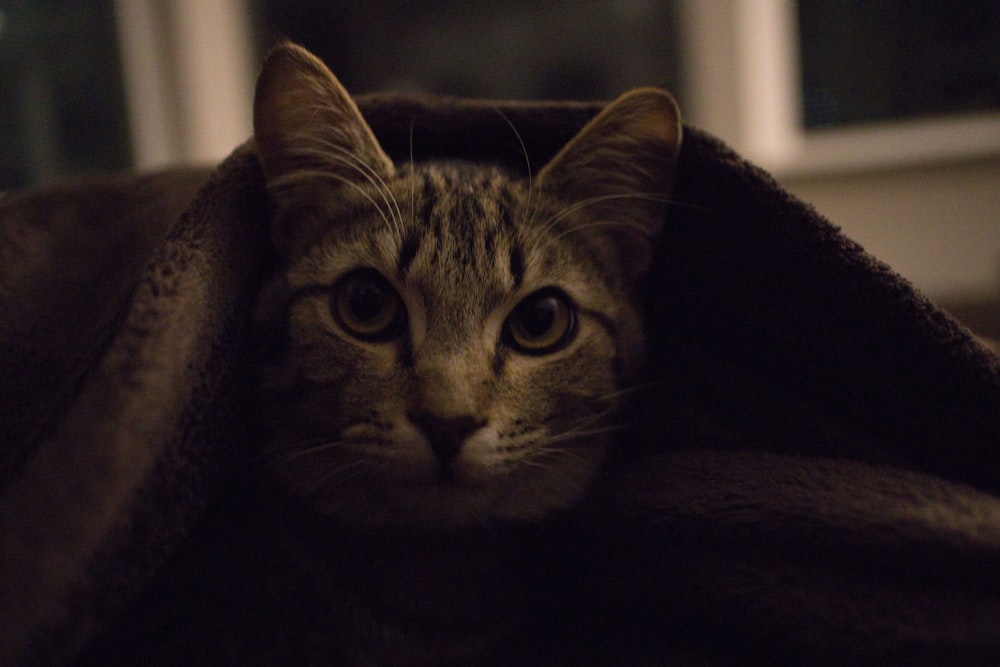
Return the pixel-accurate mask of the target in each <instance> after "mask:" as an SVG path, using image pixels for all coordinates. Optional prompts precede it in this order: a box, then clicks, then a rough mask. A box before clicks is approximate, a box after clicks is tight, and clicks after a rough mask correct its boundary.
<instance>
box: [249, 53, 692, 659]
mask: <svg viewBox="0 0 1000 667" xmlns="http://www.w3.org/2000/svg"><path fill="white" fill-rule="evenodd" d="M254 130H255V140H256V144H257V150H258V155H259V159H260V162H261V165H262V167H263V171H264V175H265V178H266V182H267V189H268V192H269V195H270V197H271V199H272V201H273V203H274V205H275V209H276V215H275V218H274V220H275V222H274V224H273V228H272V236H273V240H274V244H275V246H276V248H277V253H278V255H279V257H280V263H281V270H280V271H279V272H278V277H277V278H276V279H275V280H274V281H273V282H272V283H271V284H270V285H269V286H268V287H267V288H266V289H265V290H264V293H263V296H262V297H261V303H260V306H259V308H258V316H257V326H258V327H259V329H260V330H261V331H262V332H264V334H265V336H264V337H265V338H267V339H268V340H269V342H270V344H269V346H268V347H267V350H268V354H267V355H265V359H264V361H262V362H261V364H260V375H261V377H262V381H261V385H262V393H263V396H264V398H263V401H264V409H265V412H266V414H267V417H268V420H269V422H270V425H271V428H272V430H273V433H272V441H271V449H270V451H269V452H268V454H267V461H268V464H267V471H268V472H269V473H271V474H272V475H273V477H274V478H275V479H276V480H277V484H278V486H279V487H280V488H282V489H284V490H285V491H287V492H288V493H289V494H290V495H291V496H292V497H295V498H297V499H298V500H299V501H301V502H302V505H303V507H306V508H308V509H309V511H310V512H313V513H315V515H316V516H318V517H321V518H322V521H324V522H325V523H326V525H329V526H330V530H331V531H335V530H346V531H350V534H351V535H353V536H355V539H356V542H357V543H358V544H364V547H363V548H364V549H365V550H366V551H365V553H367V554H369V555H370V558H368V557H363V558H362V560H365V559H366V558H368V563H367V567H368V570H369V571H374V572H375V573H376V576H375V577H374V578H376V579H380V580H382V582H385V581H391V582H392V583H391V584H388V585H386V584H384V583H380V582H374V583H373V584H372V588H371V591H375V589H378V590H379V591H381V592H377V591H376V592H371V595H372V596H373V598H379V596H382V597H385V596H386V595H387V596H388V597H396V598H398V599H396V601H395V603H394V604H395V605H396V607H400V606H402V607H405V608H406V613H405V614H404V615H405V616H406V619H407V623H408V624H409V625H410V626H412V625H413V618H414V617H416V618H418V619H419V618H426V619H427V623H428V625H429V624H434V625H435V628H434V631H435V632H437V631H439V630H441V628H440V626H441V625H442V624H445V625H446V624H447V623H448V622H449V620H448V619H451V621H453V622H456V623H457V622H458V620H461V622H462V623H464V624H465V626H468V625H469V623H470V621H469V619H470V618H473V617H474V618H477V619H486V620H484V621H483V622H482V623H480V624H478V625H476V627H475V629H474V630H469V632H466V634H471V635H477V637H478V638H477V637H471V638H470V637H464V638H463V639H462V640H461V641H459V640H457V639H455V637H457V633H451V634H450V635H448V636H449V637H450V638H451V639H450V640H449V641H451V644H449V643H448V642H443V643H440V645H436V644H434V642H432V641H431V640H430V639H428V636H427V634H428V633H430V630H428V631H427V633H422V632H421V631H420V630H417V631H416V632H414V631H412V629H411V631H410V632H409V635H406V633H404V632H402V631H396V630H393V629H392V628H389V627H388V626H390V625H391V622H390V621H388V620H385V619H384V618H381V619H380V618H378V617H379V616H380V614H381V612H379V611H371V612H370V613H369V615H370V616H372V617H373V618H369V619H368V620H366V621H365V622H364V623H361V622H356V623H354V625H356V626H358V627H360V626H361V625H364V624H366V623H367V624H371V623H372V622H374V623H384V624H385V625H386V626H387V627H384V628H381V629H379V630H378V631H377V632H375V633H374V634H375V635H377V636H378V638H379V641H378V642H375V641H373V642H372V646H374V645H376V644H378V647H377V648H372V646H368V647H367V648H365V646H364V642H361V643H360V644H357V647H356V648H355V649H354V650H355V652H356V654H357V655H356V656H355V657H357V659H358V660H359V661H360V662H362V663H364V664H368V663H369V662H374V663H379V662H385V663H387V664H389V663H392V664H402V663H403V661H404V656H406V657H407V658H412V659H413V660H414V661H415V662H421V660H426V661H428V662H447V661H448V660H452V659H455V660H457V659H459V658H463V657H464V658H469V657H470V656H474V655H476V652H477V651H488V650H490V649H489V647H490V646H491V645H493V644H495V643H496V642H501V641H502V637H503V635H504V632H506V631H507V629H509V628H511V627H514V626H516V625H517V621H516V618H515V617H516V613H514V614H513V615H511V614H507V613H506V612H505V613H504V614H503V620H502V621H501V620H499V619H500V616H499V615H494V614H492V613H486V612H483V611H482V610H481V609H475V610H470V609H468V608H467V606H468V605H469V604H475V605H480V606H481V605H482V604H483V602H482V601H483V600H484V599H487V600H488V599H489V598H491V597H492V596H493V595H494V594H496V596H497V597H498V598H501V597H503V598H510V596H509V595H508V593H509V592H510V589H509V587H508V585H507V583H506V582H508V581H510V577H509V576H508V575H509V572H508V573H506V574H504V572H505V569H504V568H505V567H509V565H510V563H509V562H505V560H506V556H504V555H503V554H506V553H507V552H506V551H505V550H504V549H503V548H499V547H498V545H497V544H495V542H494V541H493V540H496V539H502V537H498V536H502V531H500V532H498V531H497V529H496V526H498V525H511V524H533V525H537V524H539V523H541V522H544V521H546V519H548V518H549V517H552V516H554V515H558V514H560V513H563V512H565V511H566V510H569V509H571V508H572V507H573V506H574V504H575V503H577V502H578V501H580V500H581V498H582V497H583V496H584V495H585V494H586V493H587V492H588V490H589V489H590V487H591V485H592V483H593V482H594V480H595V478H596V477H597V476H598V475H599V473H600V470H601V467H602V463H603V462H604V461H605V459H606V458H607V456H608V453H609V450H610V448H611V447H612V443H613V442H614V439H615V437H616V433H617V432H618V431H619V428H620V424H619V420H618V418H617V416H618V415H619V412H620V409H621V407H622V403H623V396H624V395H625V393H626V392H627V390H628V389H629V388H630V387H632V386H633V385H634V384H635V382H636V381H637V379H638V377H639V372H640V370H641V366H642V362H643V349H644V342H643V326H642V322H641V320H640V310H641V308H640V304H639V301H638V299H637V296H636V293H635V292H636V286H637V284H638V282H639V280H640V279H641V277H642V276H643V274H644V272H645V271H646V270H647V268H648V267H649V264H650V262H651V257H652V242H653V239H654V237H655V235H656V234H657V232H658V230H659V228H660V226H661V224H662V222H663V219H664V215H665V212H666V208H667V204H668V199H669V196H670V187H671V183H672V180H673V171H674V164H675V161H676V156H677V153H678V149H679V142H680V125H679V120H678V113H677V111H676V106H675V104H674V102H673V100H672V98H671V97H670V96H669V95H668V94H667V93H666V92H664V91H661V90H657V89H639V90H634V91H632V92H629V93H627V94H625V95H623V96H622V97H620V98H619V99H618V100H616V101H614V102H613V103H611V104H609V105H608V106H607V107H606V108H605V109H604V110H603V111H602V112H601V113H600V114H598V115H597V117H595V118H594V119H593V120H592V121H591V122H590V123H589V124H588V125H586V126H585V127H584V128H583V129H582V130H580V132H579V133H578V134H577V135H576V136H575V137H574V138H573V139H572V140H571V141H569V142H568V143H567V144H566V145H565V146H564V147H563V148H562V149H561V150H560V151H559V152H558V154H556V155H555V156H554V157H553V158H552V159H551V160H550V161H549V162H548V164H547V165H545V166H544V168H543V169H541V171H540V172H538V173H537V174H535V175H534V176H531V175H530V174H525V175H522V174H517V173H512V172H510V171H508V170H506V169H503V168H501V167H499V166H493V165H488V164H479V163H470V162H463V161H448V160H440V161H439V160H432V161H424V162H414V161H413V160H412V159H410V160H409V161H401V162H400V163H398V164H396V163H394V162H393V161H392V160H391V159H390V158H389V157H388V156H387V154H386V153H385V152H384V151H383V149H382V148H381V147H380V145H379V143H378V141H377V139H376V138H375V136H374V135H373V133H372V131H371V130H370V128H369V127H368V125H367V123H366V122H365V120H364V119H363V117H362V116H361V114H360V112H359V110H358V107H357V106H356V105H355V103H354V102H353V101H352V99H351V98H350V97H349V96H348V94H347V93H346V92H345V90H344V89H343V87H342V86H341V85H340V83H339V82H338V81H337V80H336V78H334V76H333V75H332V74H331V73H330V71H329V70H328V69H327V68H326V67H325V66H324V65H323V64H322V63H321V62H320V61H319V60H318V59H317V58H315V57H314V56H312V55H311V54H310V53H308V52H307V51H305V50H304V49H302V48H300V47H298V46H295V45H292V44H283V45H280V46H279V47H277V48H276V49H275V50H274V51H273V52H272V54H271V55H270V56H269V58H268V60H267V62H266V64H265V66H264V68H263V71H262V73H261V75H260V79H259V81H258V85H257V93H256V99H255V106H254ZM416 139H417V140H419V136H418V137H416ZM529 172H530V167H529ZM402 534H405V535H409V536H410V537H409V538H406V539H408V540H410V541H409V542H406V541H405V540H404V543H405V544H407V546H406V547H405V548H397V547H398V545H399V544H400V542H399V540H400V539H402V538H399V537H398V536H399V535H402ZM386 535H394V536H396V537H394V538H393V540H395V541H392V542H391V544H393V545H396V546H395V547H390V546H387V545H389V544H390V543H389V542H379V540H381V539H383V537H382V536H386ZM480 537H481V538H482V542H481V543H480V542H479V541H478V540H479V539H480ZM385 539H388V538H385ZM373 544H376V545H378V544H380V545H381V546H373ZM475 545H480V546H475ZM508 546H509V545H508ZM480 547H482V548H480ZM359 548H361V547H359ZM373 563H374V565H373ZM331 567H334V566H333V565H331ZM319 569H322V566H320V568H319ZM346 576H351V575H350V574H348V575H346ZM359 576H360V575H359ZM497 582H504V583H500V584H498V583H497ZM387 586H388V587H391V588H392V589H393V590H392V591H390V592H389V593H386V591H385V588H386V587H387ZM501 589H503V590H501ZM366 590H368V589H366ZM408 596H410V597H411V598H414V599H407V598H408ZM362 597H364V596H362ZM472 599H475V600H476V602H470V600H472ZM366 602H370V600H369V601H366V600H354V601H352V603H351V604H352V605H355V607H357V606H364V605H365V604H366ZM508 602H509V599H507V601H506V602H504V604H507V603H508ZM384 603H385V600H384V599H381V598H380V601H379V603H378V604H379V605H381V604H384ZM463 605H466V606H465V607H463ZM372 606H376V605H375V603H372ZM390 606H392V605H390ZM352 609H354V608H352ZM508 611H509V610H508ZM351 613H352V614H353V613H355V612H354V611H351ZM358 613H361V612H358ZM442 614H443V615H445V616H447V617H448V618H447V619H444V618H442V617H441V615H442ZM338 618H341V620H342V618H343V614H342V615H341V616H339V617H338ZM373 619H374V620H373ZM347 625H352V622H350V621H348V622H347ZM417 625H418V626H419V623H418V624H417ZM473 625H475V624H473ZM465 626H463V627H465ZM466 629H467V630H468V627H467V628H466ZM390 636H391V637H392V639H386V638H387V637H390ZM407 636H409V637H410V639H414V638H415V637H416V638H418V642H417V643H419V644H420V646H421V648H420V649H417V648H414V647H412V646H409V647H408V645H407V644H406V641H407V638H406V637H407ZM393 642H395V644H393ZM356 643H357V642H356ZM387 645H393V646H395V648H393V647H392V646H389V647H388V648H387V647H386V646H387ZM366 651H367V653H366ZM421 651H423V652H424V653H422V654H421V655H423V658H417V657H414V656H415V655H416V654H417V653H420V652H421Z"/></svg>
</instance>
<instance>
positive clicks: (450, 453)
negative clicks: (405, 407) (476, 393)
mask: <svg viewBox="0 0 1000 667" xmlns="http://www.w3.org/2000/svg"><path fill="white" fill-rule="evenodd" d="M410 420H411V421H412V422H413V423H414V424H416V425H417V426H418V427H419V428H420V430H421V431H423V432H424V435H426V436H427V440H428V441H429V442H430V445H431V449H432V450H433V451H434V454H435V456H437V457H438V459H440V460H441V461H442V462H448V461H450V460H452V459H453V458H455V456H457V455H458V452H459V451H460V450H461V449H462V444H463V443H464V442H465V439H466V438H467V437H469V435H471V434H472V433H473V432H475V431H476V430H478V429H479V428H481V427H482V426H483V425H485V424H486V420H485V419H477V418H476V417H473V416H472V415H461V416H458V417H442V416H441V415H436V414H434V413H431V412H414V413H411V414H410Z"/></svg>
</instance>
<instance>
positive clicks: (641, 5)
mask: <svg viewBox="0 0 1000 667" xmlns="http://www.w3.org/2000/svg"><path fill="white" fill-rule="evenodd" d="M250 4H251V5H252V6H254V7H255V11H256V12H257V17H258V20H259V21H260V23H261V24H262V25H263V26H265V27H264V30H262V32H263V33H265V36H264V37H263V38H262V40H261V41H262V44H263V45H264V46H265V47H266V46H269V45H270V44H271V43H273V41H274V36H276V35H281V36H284V37H288V38H290V39H292V40H294V41H296V42H299V43H301V44H303V45H304V46H305V47H307V48H308V49H310V50H311V51H313V52H314V53H316V55H318V56H319V57H320V58H322V59H323V60H324V61H325V62H326V63H327V64H328V65H329V66H330V68H331V69H332V70H333V71H334V73H335V74H336V75H337V77H338V78H339V79H341V81H343V83H344V85H345V86H346V87H347V89H348V90H350V91H351V92H355V93H360V92H365V91H374V90H411V91H414V90H417V91H426V92H433V93H442V94H450V95H461V96H469V97H510V98H529V99H530V98H536V99H538V98H547V99H556V98H578V99H600V98H608V97H612V96H615V95H618V94H620V93H622V92H624V91H625V90H627V89H628V88H632V87H635V86H639V85H661V86H666V87H668V88H672V89H678V88H679V87H680V86H679V85H678V81H677V72H678V68H677V67H676V63H677V58H676V57H675V49H676V45H677V41H678V40H677V39H676V38H675V36H676V31H675V30H674V29H673V28H674V26H675V25H676V21H675V20H674V18H673V13H674V6H675V4H676V3H675V2H657V1H655V0H604V1H595V2H578V1H576V0H548V1H546V2H537V1H535V0H515V1H513V2H507V3H496V2H492V1H487V0H470V1H468V2H462V3H456V2H444V1H442V0H435V1H430V0H429V1H426V2H412V1H407V0H369V1H368V2H348V1H339V2H330V1H328V0H322V1H321V0H270V1H268V0H252V1H251V3H250Z"/></svg>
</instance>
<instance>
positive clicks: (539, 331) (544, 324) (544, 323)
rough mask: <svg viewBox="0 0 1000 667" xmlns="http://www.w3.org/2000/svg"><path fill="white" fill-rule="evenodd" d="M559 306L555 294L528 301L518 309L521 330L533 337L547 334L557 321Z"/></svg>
mask: <svg viewBox="0 0 1000 667" xmlns="http://www.w3.org/2000/svg"><path fill="white" fill-rule="evenodd" d="M559 307H560V304H559V301H557V300H556V298H555V297H554V296H545V297H541V298H537V299H532V300H531V301H528V302H527V303H525V304H524V305H522V306H521V308H520V309H519V310H518V319H519V324H520V328H521V330H522V331H523V332H524V333H525V334H527V335H529V336H531V337H532V338H541V337H543V336H545V334H546V333H548V332H549V330H550V329H552V327H553V325H554V324H555V322H556V318H557V317H558V315H559Z"/></svg>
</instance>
